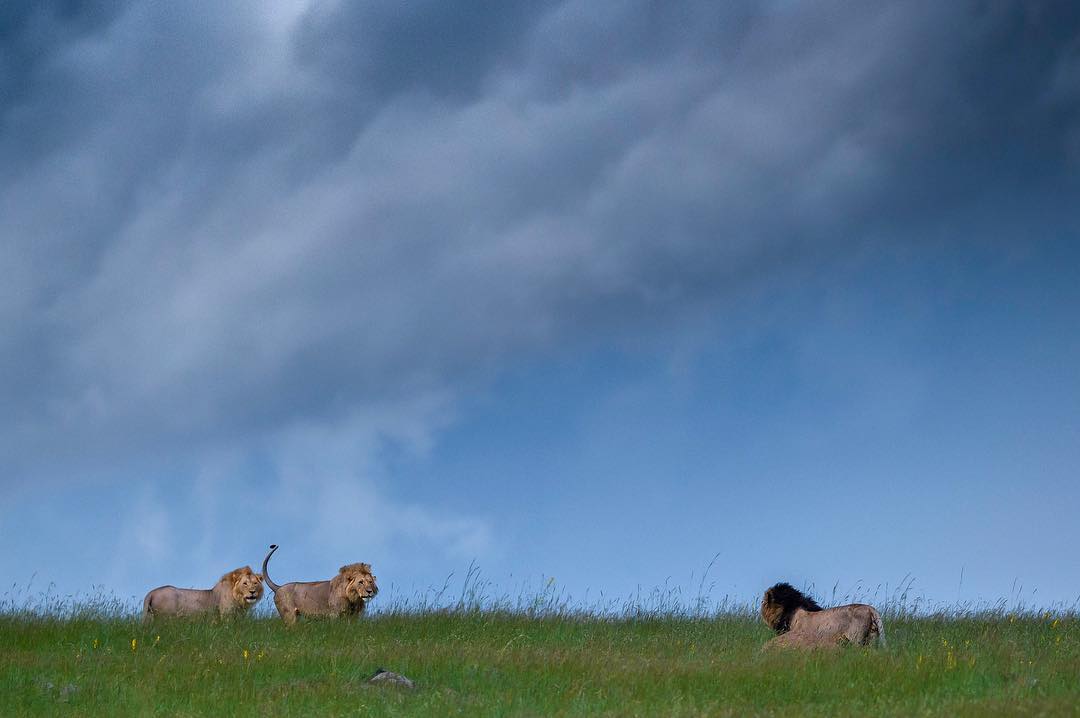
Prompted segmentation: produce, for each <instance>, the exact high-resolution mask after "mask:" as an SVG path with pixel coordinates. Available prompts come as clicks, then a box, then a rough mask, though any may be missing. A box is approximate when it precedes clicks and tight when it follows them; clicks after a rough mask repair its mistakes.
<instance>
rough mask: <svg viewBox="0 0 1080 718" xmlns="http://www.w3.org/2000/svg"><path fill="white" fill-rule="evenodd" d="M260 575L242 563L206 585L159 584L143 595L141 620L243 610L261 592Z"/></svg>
mask: <svg viewBox="0 0 1080 718" xmlns="http://www.w3.org/2000/svg"><path fill="white" fill-rule="evenodd" d="M262 584H263V582H262V577H261V576H259V575H258V574H257V573H255V572H254V571H252V570H251V567H250V566H244V567H243V568H238V569H235V570H232V571H229V572H228V573H227V574H225V575H224V576H222V577H221V578H220V579H219V580H218V582H217V583H216V584H215V585H214V587H213V588H210V589H202V588H177V587H176V586H161V587H159V588H155V589H154V590H153V591H151V592H150V593H148V594H146V598H144V599H143V620H144V621H148V620H150V619H152V618H154V617H155V616H193V615H196V614H199V613H213V612H215V611H216V612H217V613H218V614H219V615H221V616H229V615H237V614H243V613H246V612H247V611H248V610H249V609H250V608H251V607H252V606H254V605H255V604H256V603H258V602H259V599H260V598H262V595H263V585H262Z"/></svg>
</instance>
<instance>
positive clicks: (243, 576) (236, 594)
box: [221, 566, 263, 608]
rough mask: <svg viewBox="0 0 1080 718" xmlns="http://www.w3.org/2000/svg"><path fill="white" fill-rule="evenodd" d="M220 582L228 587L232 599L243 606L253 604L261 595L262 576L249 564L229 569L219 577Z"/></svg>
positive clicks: (246, 606)
mask: <svg viewBox="0 0 1080 718" xmlns="http://www.w3.org/2000/svg"><path fill="white" fill-rule="evenodd" d="M221 583H223V584H225V585H226V586H229V587H230V589H231V591H232V597H233V599H234V600H235V601H236V603H237V604H238V605H240V606H243V607H245V608H248V607H251V606H254V605H255V604H256V603H258V602H259V599H260V598H262V595H263V580H262V576H260V575H259V574H257V573H255V572H254V571H252V570H251V567H250V566H244V567H243V568H238V569H236V570H234V571H229V572H228V573H227V574H225V575H224V576H222V577H221Z"/></svg>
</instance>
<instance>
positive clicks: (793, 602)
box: [761, 583, 821, 633]
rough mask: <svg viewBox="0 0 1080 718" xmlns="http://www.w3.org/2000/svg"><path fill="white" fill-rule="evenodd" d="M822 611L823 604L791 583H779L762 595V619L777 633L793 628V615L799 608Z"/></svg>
mask: <svg viewBox="0 0 1080 718" xmlns="http://www.w3.org/2000/svg"><path fill="white" fill-rule="evenodd" d="M800 608H801V609H803V610H804V611H820V610H821V606H819V605H818V604H817V602H816V601H815V600H814V599H812V598H810V597H809V596H807V595H806V594H805V593H803V592H802V591H800V590H799V589H797V588H795V587H794V586H792V585H791V584H790V583H778V584H776V585H775V586H773V587H772V588H770V589H769V590H767V591H766V592H765V595H764V596H762V597H761V620H763V621H765V624H766V625H767V626H768V627H769V628H771V629H773V630H774V631H776V632H777V633H786V632H787V631H788V629H789V628H791V616H792V615H793V614H794V613H795V611H797V610H798V609H800Z"/></svg>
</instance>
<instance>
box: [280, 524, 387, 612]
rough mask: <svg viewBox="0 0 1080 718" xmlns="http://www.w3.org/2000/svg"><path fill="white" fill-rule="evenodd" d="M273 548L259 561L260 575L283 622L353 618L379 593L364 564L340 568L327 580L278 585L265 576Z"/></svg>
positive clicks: (368, 568)
mask: <svg viewBox="0 0 1080 718" xmlns="http://www.w3.org/2000/svg"><path fill="white" fill-rule="evenodd" d="M277 549H278V547H277V545H276V544H271V546H270V553H268V554H266V558H264V559H263V565H262V576H263V579H264V580H265V581H266V585H267V586H269V587H270V590H272V591H273V592H274V605H275V606H277V610H278V614H279V615H280V616H281V618H282V619H283V620H284V621H285V623H288V624H290V625H291V624H294V623H296V621H297V619H298V618H300V617H301V616H330V617H339V618H356V617H358V616H360V615H361V614H363V613H364V609H365V608H366V607H367V603H368V601H370V600H371V599H373V598H375V594H377V593H378V592H379V587H378V586H377V585H376V584H375V576H374V575H373V574H372V573H371V565H370V564H366V563H350V564H348V565H346V566H342V567H341V569H339V570H338V574H337V576H334V577H333V578H332V579H330V580H329V581H305V582H301V581H296V582H293V583H286V584H284V585H278V584H276V583H274V582H273V581H271V580H270V576H268V575H267V573H266V567H267V564H268V563H270V557H271V556H273V555H274V552H275V551H277Z"/></svg>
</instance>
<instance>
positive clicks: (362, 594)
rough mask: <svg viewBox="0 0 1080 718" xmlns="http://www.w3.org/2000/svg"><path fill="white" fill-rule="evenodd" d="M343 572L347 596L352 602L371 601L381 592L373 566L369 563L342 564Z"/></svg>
mask: <svg viewBox="0 0 1080 718" xmlns="http://www.w3.org/2000/svg"><path fill="white" fill-rule="evenodd" d="M341 573H342V576H343V577H344V579H345V598H347V599H348V600H349V602H350V603H359V602H360V601H365V602H366V601H370V600H371V599H373V598H375V594H377V593H378V592H379V587H378V586H377V585H376V583H375V575H374V574H372V573H371V566H369V565H368V564H366V563H354V564H351V565H349V566H342V567H341Z"/></svg>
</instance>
